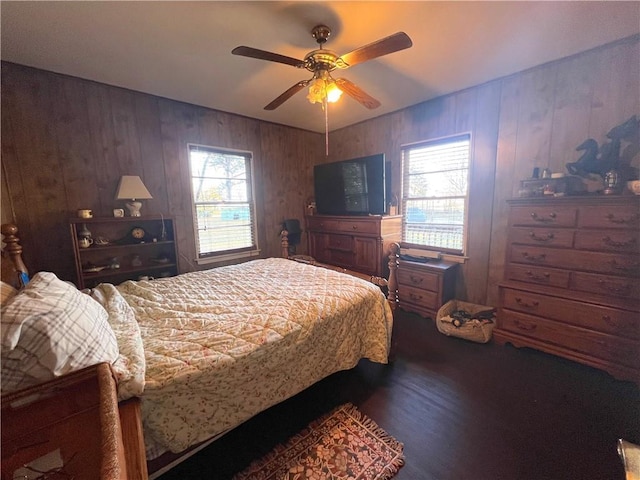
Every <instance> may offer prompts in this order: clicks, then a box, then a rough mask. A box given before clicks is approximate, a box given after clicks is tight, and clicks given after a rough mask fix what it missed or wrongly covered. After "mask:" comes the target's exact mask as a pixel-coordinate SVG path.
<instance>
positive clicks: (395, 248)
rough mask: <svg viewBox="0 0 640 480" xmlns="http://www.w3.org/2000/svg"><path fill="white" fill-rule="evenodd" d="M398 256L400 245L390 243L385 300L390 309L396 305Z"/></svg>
mask: <svg viewBox="0 0 640 480" xmlns="http://www.w3.org/2000/svg"><path fill="white" fill-rule="evenodd" d="M399 258H400V245H398V244H397V243H392V244H391V252H390V253H389V280H388V282H389V285H388V288H387V290H388V292H387V300H388V301H389V305H390V306H391V309H392V310H393V309H395V308H396V306H397V305H398V277H397V270H398V264H399V262H398V259H399Z"/></svg>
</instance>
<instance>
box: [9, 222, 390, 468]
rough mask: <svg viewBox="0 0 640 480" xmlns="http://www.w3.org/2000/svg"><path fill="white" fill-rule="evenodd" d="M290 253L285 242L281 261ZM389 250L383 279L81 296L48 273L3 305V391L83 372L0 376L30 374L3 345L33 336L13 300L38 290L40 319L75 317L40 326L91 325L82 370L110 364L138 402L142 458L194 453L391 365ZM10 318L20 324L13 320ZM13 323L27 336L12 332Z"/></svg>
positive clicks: (13, 232) (302, 263)
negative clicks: (310, 396)
mask: <svg viewBox="0 0 640 480" xmlns="http://www.w3.org/2000/svg"><path fill="white" fill-rule="evenodd" d="M2 233H3V235H4V241H5V244H6V246H5V248H4V251H5V253H6V255H7V256H8V257H10V258H11V259H12V265H13V266H14V268H13V270H14V272H13V273H14V278H15V272H16V271H17V272H19V273H23V275H22V278H23V279H24V274H26V268H25V266H24V263H23V262H22V259H21V255H20V253H21V248H20V246H19V242H18V237H17V228H16V227H15V226H8V225H3V226H2ZM286 242H287V236H286V232H283V235H282V245H283V249H282V251H283V254H284V255H286V252H287V251H288V249H287V243H286ZM392 250H393V251H392V253H391V255H390V257H389V258H390V261H389V267H390V276H389V279H388V280H387V279H381V278H370V277H368V276H366V275H362V274H358V273H355V272H349V271H336V270H341V269H335V268H332V267H329V266H323V265H316V264H314V263H315V262H313V259H309V258H308V257H303V258H298V259H297V260H299V261H294V260H292V259H290V258H266V259H259V260H252V261H249V262H246V263H242V264H237V265H231V266H226V267H218V268H213V269H210V270H204V271H198V272H190V273H184V274H181V275H178V276H176V277H171V278H163V279H158V280H152V281H127V282H124V283H122V284H120V285H111V284H101V285H99V286H97V287H96V288H95V289H93V290H91V291H85V292H80V291H78V290H77V289H75V288H74V287H73V286H71V285H69V284H68V283H66V282H62V281H61V280H59V279H57V277H55V275H54V274H52V273H50V272H38V273H37V274H35V275H34V276H33V277H32V279H31V280H30V281H29V283H28V284H27V286H26V287H24V288H22V290H21V291H20V293H18V294H17V295H15V296H14V297H13V298H10V299H9V300H8V301H7V302H6V303H5V304H4V305H3V310H2V311H3V318H2V326H3V353H2V356H3V358H2V359H3V362H2V368H3V372H2V373H3V376H2V378H3V391H4V389H5V380H6V379H9V381H11V380H14V381H13V383H10V385H9V388H13V389H16V388H22V387H24V386H27V385H28V383H29V382H31V383H32V382H33V381H42V377H43V376H47V375H49V376H53V375H63V374H65V373H67V372H68V371H70V370H72V369H77V368H80V367H81V366H82V365H79V364H78V361H77V359H73V360H69V359H68V358H65V359H63V361H61V360H60V359H56V360H55V361H52V362H51V365H49V366H47V368H45V369H44V370H45V371H42V365H41V363H42V362H41V361H38V362H37V363H38V365H37V368H36V369H31V370H30V371H29V372H28V374H27V378H26V380H25V379H24V378H19V379H18V380H15V379H14V377H12V375H13V372H9V373H7V371H5V370H6V369H11V368H13V369H14V370H16V369H18V370H19V369H20V368H22V367H21V366H20V365H27V366H28V365H30V364H29V362H28V361H25V360H24V359H19V361H18V362H15V361H14V363H12V359H11V358H10V357H11V354H13V353H15V351H16V350H19V348H14V349H13V350H11V346H12V345H13V346H14V347H16V346H21V344H20V342H21V341H22V337H21V336H20V332H19V333H18V334H16V333H15V332H16V330H19V331H21V332H22V333H21V334H22V335H25V332H28V331H29V329H27V328H24V325H26V323H28V322H29V319H28V318H27V320H25V319H24V318H21V317H20V308H16V305H18V307H20V303H21V302H20V298H21V296H22V297H24V296H25V295H28V294H29V292H31V294H32V295H33V294H34V291H37V294H38V295H40V297H43V298H44V300H43V302H44V306H43V307H42V308H43V309H45V311H46V309H47V308H48V306H51V305H54V307H51V309H50V311H53V310H56V311H57V310H60V308H62V307H60V304H61V303H64V302H63V301H62V300H61V299H67V297H68V301H67V303H66V305H67V307H66V308H67V309H68V310H73V311H72V312H71V313H70V314H69V316H71V317H74V318H73V319H71V320H68V319H66V318H64V319H63V320H60V319H59V316H53V317H51V318H48V319H46V320H45V321H44V322H45V323H46V324H52V323H56V324H57V323H58V322H64V321H66V322H72V323H70V324H69V325H72V326H73V327H72V328H70V327H69V326H68V325H67V326H66V327H65V328H66V330H67V331H74V332H75V331H81V330H82V328H81V327H83V326H82V325H81V326H80V327H77V326H76V325H78V324H80V323H82V322H85V323H86V322H89V325H84V327H83V328H84V329H85V330H87V331H88V332H87V337H86V338H83V337H82V336H79V337H80V338H79V339H77V341H80V342H82V343H83V348H85V349H87V347H88V346H92V345H95V344H100V347H99V348H97V351H98V352H99V353H95V352H93V351H92V352H90V353H89V354H88V356H87V359H86V360H85V363H86V362H90V363H91V362H94V363H95V362H97V361H98V360H100V361H108V362H109V363H110V364H111V366H112V369H113V371H114V373H115V375H116V378H117V379H118V397H119V400H126V399H128V398H131V397H140V398H141V399H142V420H143V426H144V441H145V446H146V451H147V458H148V459H149V460H151V459H154V458H157V457H159V458H163V456H164V457H167V458H176V457H177V456H180V455H182V454H183V453H184V452H193V451H194V450H195V449H198V448H201V447H202V446H203V445H206V444H208V443H210V442H211V441H212V440H213V439H215V438H217V437H219V436H220V435H222V434H224V433H225V432H227V431H229V430H230V429H232V428H234V427H236V426H238V425H239V424H241V423H243V422H244V421H246V420H248V419H249V418H251V417H253V416H254V415H256V414H257V413H259V412H261V411H263V410H265V409H267V408H269V407H270V406H273V405H275V404H277V403H279V402H281V401H283V400H285V399H287V398H289V397H291V396H293V395H295V394H297V393H299V392H300V391H302V390H304V389H305V388H307V387H309V386H310V385H312V384H314V383H316V382H318V381H319V380H321V379H323V378H325V377H327V376H329V375H331V374H332V373H335V372H337V371H340V370H346V369H350V368H352V367H354V366H355V365H356V364H357V363H358V362H359V361H360V360H361V359H369V360H371V361H373V362H378V363H386V362H387V360H388V354H389V348H390V343H391V333H392V326H393V315H392V307H393V306H394V305H395V302H396V286H395V285H396V284H395V268H396V265H397V253H398V250H397V248H396V247H395V246H394V248H393V249H392ZM4 260H5V262H3V263H6V259H4ZM323 267H329V268H323ZM23 281H24V280H23ZM380 286H383V287H384V288H385V290H386V291H387V296H386V297H385V294H384V293H383V291H382V290H381V288H380ZM47 296H53V297H55V298H54V300H51V299H48V298H47ZM40 297H38V298H40ZM30 300H31V301H30V303H29V305H31V304H33V301H32V300H33V299H30ZM45 300H46V301H45ZM47 301H48V303H47ZM23 303H24V302H23ZM22 308H25V307H24V305H22ZM29 308H32V307H29ZM62 309H64V308H62ZM78 310H82V313H78ZM16 311H17V312H18V313H17V317H20V318H17V320H14V319H13V317H12V315H13V314H14V313H15V312H16ZM46 316H47V315H45V316H44V317H45V318H46ZM23 317H24V315H23ZM32 317H33V315H32V316H31V317H30V318H32ZM41 317H42V316H40V317H39V318H41ZM78 317H81V318H79V319H78ZM87 317H89V318H87ZM54 318H55V319H54ZM96 319H99V322H97V320H96ZM12 321H14V323H18V324H20V322H22V325H23V328H22V329H20V328H18V329H16V328H10V324H11V322H12ZM41 321H42V319H41ZM25 322H26V323H25ZM96 322H97V323H96ZM45 328H50V327H45ZM60 328H62V327H60ZM7 331H9V332H12V333H11V334H10V335H7ZM50 334H51V335H52V336H53V337H55V335H57V334H58V335H59V334H60V333H59V332H58V333H56V332H50ZM27 336H28V335H27ZM68 336H69V335H68V334H67V335H66V336H65V338H66V337H68ZM7 337H9V340H10V341H7ZM27 340H28V339H27ZM69 341H71V340H69ZM25 342H26V341H25ZM25 342H23V344H24V345H26V343H25ZM24 345H22V346H24ZM72 347H73V348H75V346H71V347H69V346H68V347H67V348H72ZM88 350H92V348H88ZM48 354H49V352H47V354H46V355H45V354H38V355H39V357H40V358H43V357H46V356H47V355H48ZM92 355H93V356H92ZM96 355H97V357H99V358H97V357H96ZM13 360H15V359H13ZM74 362H75V363H74ZM5 367H6V368H5ZM19 376H20V375H18V377H19ZM38 376H39V377H38ZM32 377H38V378H32ZM21 382H22V383H21ZM161 455H162V456H161ZM162 463H164V462H160V464H162ZM156 465H158V462H156ZM166 469H167V467H164V468H162V469H159V470H157V471H156V472H155V475H153V474H152V477H153V476H157V475H159V474H160V473H162V472H163V471H166ZM152 470H153V469H152Z"/></svg>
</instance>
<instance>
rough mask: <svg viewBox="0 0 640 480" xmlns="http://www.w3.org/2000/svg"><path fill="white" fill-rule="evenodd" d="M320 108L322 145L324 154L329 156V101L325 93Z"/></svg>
mask: <svg viewBox="0 0 640 480" xmlns="http://www.w3.org/2000/svg"><path fill="white" fill-rule="evenodd" d="M322 107H323V108H322V109H323V110H324V146H325V154H326V156H327V157H328V156H329V103H328V102H327V96H326V95H325V97H324V101H323V105H322Z"/></svg>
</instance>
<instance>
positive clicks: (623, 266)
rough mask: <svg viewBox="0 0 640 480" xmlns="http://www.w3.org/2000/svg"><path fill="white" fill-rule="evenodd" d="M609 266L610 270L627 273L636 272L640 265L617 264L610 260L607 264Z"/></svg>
mask: <svg viewBox="0 0 640 480" xmlns="http://www.w3.org/2000/svg"><path fill="white" fill-rule="evenodd" d="M609 265H611V268H612V269H613V270H622V271H623V272H629V271H634V272H635V271H637V270H638V267H639V266H640V264H638V263H629V264H624V263H618V262H617V261H616V260H615V259H614V260H611V261H610V262H609Z"/></svg>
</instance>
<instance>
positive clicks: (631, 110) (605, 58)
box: [325, 36, 640, 305]
mask: <svg viewBox="0 0 640 480" xmlns="http://www.w3.org/2000/svg"><path fill="white" fill-rule="evenodd" d="M639 39H640V37H639V36H634V37H631V38H628V39H625V40H624V41H620V42H616V43H613V44H609V45H605V46H602V47H599V48H597V49H594V50H590V51H588V52H584V53H581V54H578V55H575V56H572V57H570V58H566V59H562V60H559V61H556V62H552V63H549V64H545V65H541V66H539V67H536V68H533V69H531V70H527V71H525V72H522V73H519V74H516V75H513V76H510V77H506V78H502V79H497V80H494V81H491V82H488V83H486V84H484V85H480V86H477V87H474V88H470V89H467V90H464V91H460V92H456V93H454V94H451V95H447V96H444V97H440V98H437V99H435V100H432V101H428V102H425V103H422V104H419V105H415V106H413V107H410V108H406V109H404V110H401V111H398V112H394V113H391V114H388V115H384V116H381V117H378V118H375V119H372V120H369V121H366V122H362V123H360V124H357V125H353V126H350V127H347V128H343V129H341V130H337V131H334V132H332V133H331V134H330V139H329V141H330V148H329V151H330V154H329V157H328V158H326V160H325V161H334V160H340V159H346V158H353V157H359V156H363V155H371V154H374V153H379V152H382V153H384V154H385V155H386V158H387V160H391V161H392V183H393V191H394V192H395V193H397V194H398V195H399V192H400V191H401V178H400V177H401V171H400V149H401V146H402V145H404V144H410V143H414V142H419V141H423V140H429V139H434V138H439V137H444V136H449V135H454V134H458V133H464V132H471V134H472V143H473V146H472V161H473V164H472V171H471V187H470V188H471V191H470V201H469V231H470V232H472V234H471V235H470V236H469V239H468V252H467V255H468V257H469V258H468V260H467V262H466V263H465V264H464V265H463V268H462V269H461V275H459V277H458V283H457V289H456V290H457V291H456V295H457V297H458V298H460V299H463V300H468V301H470V302H473V303H481V304H487V305H497V284H498V282H499V281H500V280H501V278H502V271H503V268H504V249H505V245H506V238H505V234H506V225H507V219H506V213H507V208H506V207H507V205H506V200H507V199H508V198H511V197H513V196H516V195H517V192H518V190H519V185H520V180H522V179H525V178H529V177H530V176H531V173H532V171H533V168H534V167H539V168H540V170H541V171H542V169H543V168H550V169H551V170H552V171H553V172H566V168H565V164H566V163H568V162H573V161H576V160H577V159H578V158H579V154H578V152H576V151H575V148H576V147H577V146H578V145H579V144H580V143H582V142H583V141H584V140H585V139H587V138H590V137H591V138H594V139H596V140H597V141H598V142H599V143H600V142H603V141H605V140H606V138H605V134H606V133H607V132H608V131H609V130H610V129H611V128H612V127H614V126H615V125H618V124H620V123H622V122H623V121H625V120H627V119H628V118H629V117H630V116H632V115H634V114H637V115H640V91H639V88H640V71H639V70H640V65H639V64H640V43H639ZM638 160H639V159H638V158H636V159H635V163H636V165H637V164H638ZM597 187H599V185H590V188H597Z"/></svg>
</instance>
